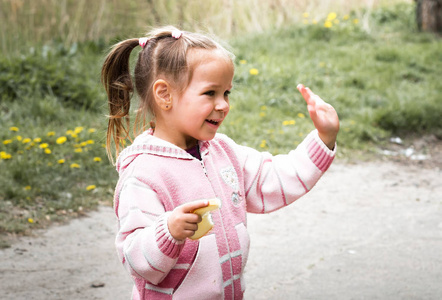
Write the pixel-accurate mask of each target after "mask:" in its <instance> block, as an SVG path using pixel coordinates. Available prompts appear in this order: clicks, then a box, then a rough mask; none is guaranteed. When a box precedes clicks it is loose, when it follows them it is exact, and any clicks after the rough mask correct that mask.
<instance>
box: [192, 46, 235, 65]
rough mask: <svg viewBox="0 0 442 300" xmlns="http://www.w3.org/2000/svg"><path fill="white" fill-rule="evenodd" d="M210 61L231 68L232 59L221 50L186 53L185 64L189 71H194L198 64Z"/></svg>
mask: <svg viewBox="0 0 442 300" xmlns="http://www.w3.org/2000/svg"><path fill="white" fill-rule="evenodd" d="M212 61H219V62H225V63H226V64H227V65H231V66H232V68H233V61H232V59H231V58H230V56H229V55H228V54H227V53H226V52H225V51H222V50H221V49H191V50H189V51H188V52H187V64H188V66H189V68H190V69H191V70H195V68H196V67H197V66H198V65H200V64H204V63H208V62H212ZM232 70H233V69H232Z"/></svg>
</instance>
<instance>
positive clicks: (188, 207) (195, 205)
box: [179, 200, 209, 213]
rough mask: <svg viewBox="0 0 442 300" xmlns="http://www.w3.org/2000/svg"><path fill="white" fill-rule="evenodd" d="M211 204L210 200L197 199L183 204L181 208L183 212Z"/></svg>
mask: <svg viewBox="0 0 442 300" xmlns="http://www.w3.org/2000/svg"><path fill="white" fill-rule="evenodd" d="M208 205H209V200H197V201H192V202H189V203H186V204H183V205H181V206H180V207H179V208H180V210H181V212H183V213H190V212H193V211H194V210H195V209H198V208H202V207H206V206H208Z"/></svg>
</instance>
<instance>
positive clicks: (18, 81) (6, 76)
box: [0, 44, 99, 110]
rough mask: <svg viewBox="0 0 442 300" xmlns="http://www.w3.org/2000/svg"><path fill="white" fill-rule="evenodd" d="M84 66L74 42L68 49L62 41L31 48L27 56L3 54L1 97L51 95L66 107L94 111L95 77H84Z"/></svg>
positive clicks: (95, 99) (4, 98) (95, 105)
mask: <svg viewBox="0 0 442 300" xmlns="http://www.w3.org/2000/svg"><path fill="white" fill-rule="evenodd" d="M85 67H87V66H85V65H82V64H81V59H80V57H79V52H78V45H77V44H74V45H73V46H72V47H70V48H69V49H66V48H65V47H64V46H62V45H61V44H59V45H58V46H52V47H50V46H45V47H43V48H42V49H38V50H36V49H31V51H30V52H29V53H28V54H26V55H21V56H16V57H10V58H5V57H3V58H1V59H0V97H1V100H2V102H6V101H8V102H14V101H22V99H24V98H28V97H32V98H45V97H46V96H52V97H55V98H56V99H57V100H58V101H59V102H60V103H61V104H63V105H66V106H69V107H73V108H76V109H79V108H81V109H92V110H97V108H98V99H99V90H98V87H97V84H96V79H95V80H94V79H92V78H90V77H88V76H87V75H88V72H86V71H85ZM89 73H90V72H89Z"/></svg>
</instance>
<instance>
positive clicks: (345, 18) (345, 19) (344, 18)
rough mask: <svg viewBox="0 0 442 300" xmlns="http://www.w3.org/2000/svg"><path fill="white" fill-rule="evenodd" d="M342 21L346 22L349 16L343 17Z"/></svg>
mask: <svg viewBox="0 0 442 300" xmlns="http://www.w3.org/2000/svg"><path fill="white" fill-rule="evenodd" d="M342 19H343V20H344V21H347V20H348V19H350V16H349V15H345V16H344V17H343V18H342Z"/></svg>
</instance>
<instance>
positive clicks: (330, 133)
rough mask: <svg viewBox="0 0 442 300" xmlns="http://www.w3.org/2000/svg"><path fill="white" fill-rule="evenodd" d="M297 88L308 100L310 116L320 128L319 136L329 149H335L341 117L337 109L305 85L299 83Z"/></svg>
mask: <svg viewBox="0 0 442 300" xmlns="http://www.w3.org/2000/svg"><path fill="white" fill-rule="evenodd" d="M297 88H298V90H299V91H300V92H301V94H302V96H303V97H304V99H305V102H307V109H308V112H309V114H310V118H311V119H312V121H313V124H314V125H315V127H316V129H317V130H318V135H319V137H320V138H321V140H322V141H323V142H324V144H326V145H327V147H328V148H329V149H333V148H334V147H335V142H336V137H337V135H338V131H339V118H338V114H337V113H336V110H335V109H334V108H333V106H331V105H330V104H328V103H326V102H325V101H324V100H322V99H321V98H320V97H319V96H318V95H316V94H315V93H313V92H312V91H311V90H310V89H309V88H306V87H305V86H304V85H302V84H299V85H298V86H297Z"/></svg>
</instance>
